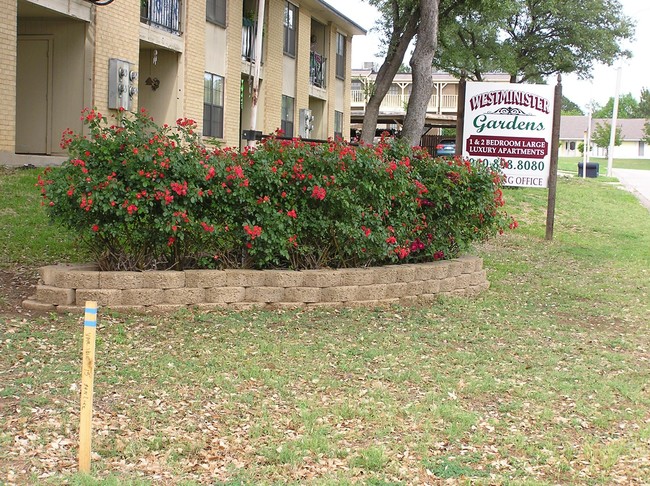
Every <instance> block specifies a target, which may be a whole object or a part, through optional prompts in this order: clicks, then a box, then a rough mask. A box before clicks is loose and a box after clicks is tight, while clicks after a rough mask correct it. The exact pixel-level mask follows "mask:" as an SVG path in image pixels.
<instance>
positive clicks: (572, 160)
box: [558, 157, 650, 175]
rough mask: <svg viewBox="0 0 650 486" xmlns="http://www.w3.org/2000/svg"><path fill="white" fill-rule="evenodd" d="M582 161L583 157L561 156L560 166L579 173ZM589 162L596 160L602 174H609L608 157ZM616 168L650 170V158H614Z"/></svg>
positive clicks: (562, 168) (613, 165)
mask: <svg viewBox="0 0 650 486" xmlns="http://www.w3.org/2000/svg"><path fill="white" fill-rule="evenodd" d="M581 162H582V157H560V160H559V161H558V168H559V169H560V170H564V171H568V172H575V173H576V174H577V173H578V164H579V163H581ZM589 162H596V163H597V164H599V165H600V167H599V173H600V175H606V174H607V159H606V158H595V157H592V158H591V159H589ZM612 167H613V168H614V169H636V170H650V159H614V160H612Z"/></svg>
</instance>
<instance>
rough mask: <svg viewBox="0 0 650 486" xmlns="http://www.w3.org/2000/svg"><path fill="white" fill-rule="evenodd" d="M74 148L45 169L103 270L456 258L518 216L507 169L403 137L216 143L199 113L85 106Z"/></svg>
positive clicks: (48, 193)
mask: <svg viewBox="0 0 650 486" xmlns="http://www.w3.org/2000/svg"><path fill="white" fill-rule="evenodd" d="M83 117H84V120H85V122H86V124H87V127H88V130H87V134H86V135H81V134H75V133H72V132H70V131H66V132H64V134H63V138H62V141H61V144H62V146H63V147H64V148H67V149H68V152H69V159H68V160H67V161H66V162H64V164H63V165H62V166H61V167H59V168H56V169H52V170H49V169H48V170H47V171H46V172H45V173H44V174H43V175H42V176H41V177H39V182H38V185H39V186H40V187H41V192H42V194H43V198H44V202H43V204H45V205H46V207H47V209H48V211H49V215H50V217H51V218H52V219H53V220H54V221H57V222H59V223H61V224H63V225H65V226H67V227H69V228H72V229H74V230H75V231H76V232H77V234H78V235H79V239H80V241H81V242H82V244H84V245H87V247H88V248H89V249H90V250H91V252H92V253H93V254H94V256H95V257H96V259H97V262H98V263H99V266H100V268H101V269H103V270H147V269H179V270H180V269H187V268H260V269H261V268H291V269H306V268H323V267H330V268H341V267H360V266H369V265H383V264H388V263H414V262H424V261H433V260H440V259H447V258H453V257H456V256H458V254H459V253H461V252H463V251H466V250H467V249H468V248H469V246H470V245H471V244H472V243H473V242H476V241H482V240H485V239H487V238H488V237H490V236H493V235H494V234H496V233H498V232H502V231H503V230H504V229H506V228H508V227H510V228H514V227H516V222H515V221H514V219H512V218H510V217H509V216H508V215H507V214H506V213H505V212H504V211H503V209H502V206H503V204H504V201H503V195H502V192H501V183H502V177H501V175H500V174H499V173H497V172H494V171H492V170H491V169H489V168H485V167H483V166H477V165H473V164H470V163H469V162H467V161H463V160H461V159H453V160H450V159H436V158H432V157H431V156H430V155H429V154H428V153H427V152H426V150H423V149H420V148H417V147H408V146H407V145H405V144H404V143H402V142H400V141H399V140H382V141H381V142H380V143H379V144H377V145H362V146H358V147H355V146H351V145H349V144H347V143H345V142H342V141H329V142H328V143H322V144H317V143H312V142H303V141H302V140H299V139H294V140H281V139H278V138H276V137H270V138H268V139H266V140H265V141H264V142H262V143H261V144H260V145H258V146H257V147H256V148H248V147H247V148H244V149H243V150H241V151H239V150H234V149H229V148H208V147H206V146H205V145H204V144H203V143H202V142H201V137H200V134H199V133H198V132H197V127H196V124H195V123H194V122H193V121H192V120H188V119H179V120H177V123H176V126H174V127H169V126H166V125H163V126H158V125H156V124H155V123H154V122H153V120H152V119H151V118H150V117H149V116H148V115H147V114H146V113H145V112H140V113H137V114H135V115H128V114H125V113H120V114H118V116H117V117H116V118H115V121H114V123H112V124H109V123H108V122H107V120H106V118H104V117H102V116H101V114H99V113H97V112H95V111H94V110H86V111H85V112H84V115H83Z"/></svg>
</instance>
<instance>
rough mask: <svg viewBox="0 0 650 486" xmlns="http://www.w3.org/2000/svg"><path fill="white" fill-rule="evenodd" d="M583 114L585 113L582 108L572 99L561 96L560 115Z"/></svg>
mask: <svg viewBox="0 0 650 486" xmlns="http://www.w3.org/2000/svg"><path fill="white" fill-rule="evenodd" d="M584 114H585V113H584V112H583V111H582V109H581V108H580V107H579V106H578V105H577V104H575V103H574V102H573V101H571V100H570V99H569V98H567V97H566V96H562V115H566V116H570V115H573V116H580V115H584Z"/></svg>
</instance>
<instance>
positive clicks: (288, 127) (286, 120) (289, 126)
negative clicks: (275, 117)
mask: <svg viewBox="0 0 650 486" xmlns="http://www.w3.org/2000/svg"><path fill="white" fill-rule="evenodd" d="M293 101H294V100H293V98H292V97H291V96H284V95H282V120H281V121H280V128H281V129H282V131H283V132H284V135H285V136H286V137H293Z"/></svg>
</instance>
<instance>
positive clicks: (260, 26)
mask: <svg viewBox="0 0 650 486" xmlns="http://www.w3.org/2000/svg"><path fill="white" fill-rule="evenodd" d="M264 4H265V0H259V2H258V7H257V25H256V26H255V67H254V69H253V97H252V100H251V101H252V103H251V119H250V120H251V121H250V123H251V133H255V130H256V128H257V102H258V99H259V94H260V69H261V68H262V34H263V32H264ZM256 144H257V141H256V140H255V137H251V138H250V139H249V140H248V146H249V147H255V145H256Z"/></svg>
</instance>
